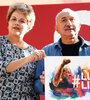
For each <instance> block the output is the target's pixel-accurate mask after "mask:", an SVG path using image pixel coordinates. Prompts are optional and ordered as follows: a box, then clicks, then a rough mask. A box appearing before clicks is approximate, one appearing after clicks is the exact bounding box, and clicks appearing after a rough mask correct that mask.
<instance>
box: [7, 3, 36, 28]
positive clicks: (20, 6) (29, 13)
mask: <svg viewBox="0 0 90 100" xmlns="http://www.w3.org/2000/svg"><path fill="white" fill-rule="evenodd" d="M16 10H19V11H20V12H22V13H23V14H25V15H26V17H27V20H28V25H30V29H32V27H33V26H34V23H35V13H34V10H33V8H32V6H31V5H27V4H25V3H15V4H13V5H11V6H10V7H9V9H8V12H7V22H8V21H9V20H10V17H11V15H12V13H13V12H14V11H16Z"/></svg>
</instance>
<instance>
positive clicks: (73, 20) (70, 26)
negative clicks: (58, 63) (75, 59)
mask: <svg viewBox="0 0 90 100" xmlns="http://www.w3.org/2000/svg"><path fill="white" fill-rule="evenodd" d="M80 27H81V24H80V21H79V18H78V16H77V14H76V13H75V11H73V10H71V9H69V8H65V9H63V10H62V11H61V12H59V13H58V14H57V16H56V25H55V30H56V31H57V32H58V33H59V34H60V36H61V38H60V39H59V40H58V42H56V43H52V44H50V45H47V46H45V47H44V48H43V50H44V51H45V53H46V55H47V56H90V42H87V41H85V40H84V39H83V38H82V37H81V36H78V33H79V30H80ZM41 74H42V75H41ZM40 75H41V76H40ZM39 76H40V78H39ZM36 78H39V80H38V81H36V82H37V84H40V85H39V86H40V87H41V89H39V90H40V91H39V92H40V93H41V94H43V85H42V83H43V84H44V80H45V79H44V61H43V60H40V61H39V62H38V64H37V70H36ZM40 79H41V82H42V83H41V82H40ZM35 89H36V90H38V87H37V85H36V88H35Z"/></svg>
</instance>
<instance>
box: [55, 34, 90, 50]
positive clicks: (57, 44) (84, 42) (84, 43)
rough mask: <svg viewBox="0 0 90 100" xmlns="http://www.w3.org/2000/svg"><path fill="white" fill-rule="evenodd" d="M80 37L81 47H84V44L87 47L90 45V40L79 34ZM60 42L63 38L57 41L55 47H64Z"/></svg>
mask: <svg viewBox="0 0 90 100" xmlns="http://www.w3.org/2000/svg"><path fill="white" fill-rule="evenodd" d="M78 39H80V40H81V41H82V45H81V47H83V46H86V47H88V46H90V42H89V41H86V40H84V39H83V38H82V37H81V36H78ZM60 42H61V38H60V39H59V40H58V41H57V42H56V43H55V45H54V47H55V48H57V47H58V48H62V47H61V43H60Z"/></svg>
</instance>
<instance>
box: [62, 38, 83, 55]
mask: <svg viewBox="0 0 90 100" xmlns="http://www.w3.org/2000/svg"><path fill="white" fill-rule="evenodd" d="M81 44H82V41H81V40H80V41H79V42H77V43H75V44H63V43H62V42H61V47H62V55H63V56H78V55H79V48H80V46H81Z"/></svg>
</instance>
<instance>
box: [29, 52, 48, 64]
mask: <svg viewBox="0 0 90 100" xmlns="http://www.w3.org/2000/svg"><path fill="white" fill-rule="evenodd" d="M45 56H46V55H45V52H44V50H35V51H34V52H32V53H31V54H30V56H29V57H30V59H31V62H35V61H37V60H41V59H43V58H44V57H45Z"/></svg>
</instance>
